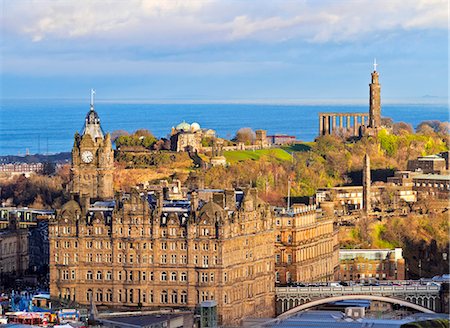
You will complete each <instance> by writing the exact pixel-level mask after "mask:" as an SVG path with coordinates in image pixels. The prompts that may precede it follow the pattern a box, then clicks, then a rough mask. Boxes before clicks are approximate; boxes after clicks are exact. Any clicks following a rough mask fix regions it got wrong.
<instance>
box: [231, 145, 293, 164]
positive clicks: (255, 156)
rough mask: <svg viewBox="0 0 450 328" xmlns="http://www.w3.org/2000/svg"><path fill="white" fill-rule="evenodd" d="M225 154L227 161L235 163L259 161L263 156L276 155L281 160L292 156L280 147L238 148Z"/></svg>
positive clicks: (289, 158) (287, 159)
mask: <svg viewBox="0 0 450 328" xmlns="http://www.w3.org/2000/svg"><path fill="white" fill-rule="evenodd" d="M224 156H225V158H226V159H227V162H229V163H231V164H233V163H236V162H240V161H245V160H249V159H250V160H254V161H257V160H259V159H260V158H262V157H275V158H276V159H278V160H281V161H290V160H291V159H292V156H291V155H290V154H289V153H287V152H286V151H285V150H283V149H280V148H272V149H260V150H255V151H253V150H237V151H225V152H224Z"/></svg>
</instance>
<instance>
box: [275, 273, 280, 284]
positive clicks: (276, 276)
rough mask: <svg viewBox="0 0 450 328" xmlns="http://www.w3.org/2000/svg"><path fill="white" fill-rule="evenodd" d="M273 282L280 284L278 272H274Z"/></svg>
mask: <svg viewBox="0 0 450 328" xmlns="http://www.w3.org/2000/svg"><path fill="white" fill-rule="evenodd" d="M275 282H280V273H279V272H278V271H277V272H275Z"/></svg>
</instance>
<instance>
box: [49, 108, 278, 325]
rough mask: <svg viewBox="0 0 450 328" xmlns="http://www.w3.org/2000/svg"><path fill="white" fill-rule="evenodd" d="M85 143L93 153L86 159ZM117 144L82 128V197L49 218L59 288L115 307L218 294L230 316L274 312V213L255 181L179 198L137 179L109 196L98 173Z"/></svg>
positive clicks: (190, 305) (225, 320)
mask: <svg viewBox="0 0 450 328" xmlns="http://www.w3.org/2000/svg"><path fill="white" fill-rule="evenodd" d="M90 114H91V112H90V113H89V114H88V116H89V115H90ZM97 119H98V117H97ZM88 122H90V121H88V120H87V124H88ZM97 131H101V130H97ZM86 149H89V150H90V151H91V152H92V154H93V155H94V156H93V158H92V159H90V161H89V163H82V162H81V161H82V160H83V157H82V156H83V155H82V154H83V151H85V150H86ZM109 150H110V141H109V137H108V135H107V136H106V137H104V138H102V136H98V137H97V138H95V139H92V138H91V134H88V133H84V134H83V135H82V136H81V137H80V136H76V141H75V145H74V150H73V154H74V155H73V159H74V163H73V168H72V170H73V172H74V173H73V175H72V179H75V180H77V181H78V182H76V183H72V185H71V186H72V189H71V193H72V195H73V199H72V200H71V201H69V202H68V203H66V204H65V205H64V206H63V207H62V208H61V209H60V210H59V211H57V215H56V217H55V218H54V219H52V220H50V222H49V238H50V293H51V295H52V296H55V297H62V298H66V299H71V300H75V301H76V302H78V303H80V304H84V305H88V304H89V303H90V302H91V300H92V301H93V302H94V303H95V304H96V305H97V306H108V307H113V308H124V307H136V308H139V307H143V308H167V307H170V308H187V309H194V308H195V307H196V306H197V305H198V304H199V303H200V302H202V301H206V300H215V301H217V308H218V314H219V321H220V323H221V324H224V325H238V324H239V323H240V322H241V320H242V319H243V318H245V317H270V316H273V315H274V286H275V282H274V271H275V270H274V243H273V240H274V230H273V217H272V212H271V210H270V208H269V206H268V205H267V204H265V203H264V202H262V201H261V200H260V199H259V198H258V195H257V192H256V189H246V190H195V191H193V192H191V193H190V195H189V197H188V198H185V199H177V200H174V199H165V198H164V192H163V190H142V189H139V190H138V189H134V190H133V191H132V192H131V193H128V194H125V193H123V194H120V193H118V194H116V196H115V198H114V199H110V197H109V196H110V195H111V193H112V190H110V189H109V188H108V187H109V185H108V186H105V184H104V183H102V181H101V179H99V178H98V177H99V176H100V175H101V174H102V173H103V172H105V169H106V171H107V172H109V170H110V169H111V168H112V163H110V162H109V161H107V163H108V164H109V165H108V166H107V168H105V167H104V166H102V165H101V164H100V163H105V160H104V159H103V160H102V159H101V158H102V157H103V156H104V155H105V154H110V153H109ZM80 154H81V159H80ZM111 158H112V157H111ZM88 159H89V158H88ZM108 159H109V158H108ZM81 178H83V180H82V179H81Z"/></svg>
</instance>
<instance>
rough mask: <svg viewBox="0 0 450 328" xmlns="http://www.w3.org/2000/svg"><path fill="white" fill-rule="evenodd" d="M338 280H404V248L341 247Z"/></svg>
mask: <svg viewBox="0 0 450 328" xmlns="http://www.w3.org/2000/svg"><path fill="white" fill-rule="evenodd" d="M338 278H339V279H338V280H345V281H346V280H360V279H367V278H376V279H380V280H404V279H405V259H404V258H403V250H402V249H401V248H395V249H392V250H391V249H341V250H339V276H338Z"/></svg>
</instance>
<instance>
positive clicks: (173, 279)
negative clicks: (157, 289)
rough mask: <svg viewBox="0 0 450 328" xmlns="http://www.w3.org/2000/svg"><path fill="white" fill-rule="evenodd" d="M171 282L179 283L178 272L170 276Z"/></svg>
mask: <svg viewBox="0 0 450 328" xmlns="http://www.w3.org/2000/svg"><path fill="white" fill-rule="evenodd" d="M170 280H171V281H177V273H176V272H172V273H171V274H170Z"/></svg>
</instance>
